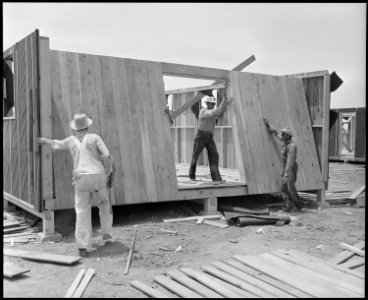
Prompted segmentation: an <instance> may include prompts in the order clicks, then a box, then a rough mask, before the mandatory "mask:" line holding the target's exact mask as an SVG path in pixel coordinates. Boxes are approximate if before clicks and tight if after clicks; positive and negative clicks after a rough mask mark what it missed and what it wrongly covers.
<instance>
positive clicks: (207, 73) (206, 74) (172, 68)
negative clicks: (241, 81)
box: [161, 62, 229, 80]
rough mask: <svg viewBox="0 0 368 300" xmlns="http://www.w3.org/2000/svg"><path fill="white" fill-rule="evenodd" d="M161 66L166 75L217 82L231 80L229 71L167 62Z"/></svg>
mask: <svg viewBox="0 0 368 300" xmlns="http://www.w3.org/2000/svg"><path fill="white" fill-rule="evenodd" d="M161 64H162V71H163V73H164V75H169V76H178V77H188V78H200V79H215V80H227V79H228V78H229V71H227V70H222V69H215V68H206V67H197V66H189V65H182V64H173V63H165V62H162V63H161Z"/></svg>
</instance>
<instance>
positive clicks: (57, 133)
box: [50, 51, 74, 208]
mask: <svg viewBox="0 0 368 300" xmlns="http://www.w3.org/2000/svg"><path fill="white" fill-rule="evenodd" d="M69 64H70V63H69V60H68V57H67V53H66V52H61V51H51V66H50V71H51V74H50V75H51V76H50V77H51V95H52V97H51V113H52V116H53V118H52V139H57V140H63V139H65V138H67V137H68V136H70V135H72V134H73V132H72V129H71V128H70V126H69V122H70V121H71V120H72V118H73V111H72V107H71V96H70V84H69V75H68V74H69ZM52 159H53V165H54V166H58V167H57V168H53V172H54V179H55V187H54V189H55V196H56V199H57V200H56V201H57V207H58V208H71V207H74V191H73V189H72V188H71V186H70V179H71V178H72V169H73V167H72V166H73V162H72V157H71V155H70V153H68V151H58V152H57V153H54V154H53V158H52Z"/></svg>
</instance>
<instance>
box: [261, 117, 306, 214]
mask: <svg viewBox="0 0 368 300" xmlns="http://www.w3.org/2000/svg"><path fill="white" fill-rule="evenodd" d="M263 120H264V123H265V124H266V127H267V129H268V132H269V133H272V134H273V135H275V136H276V137H277V138H279V139H280V140H281V141H282V147H281V158H282V161H283V171H282V189H281V195H282V198H283V200H284V211H285V212H296V211H299V210H301V209H302V207H303V201H302V200H301V199H300V198H299V195H298V192H297V191H296V188H295V182H296V178H297V176H296V175H297V172H298V164H297V162H296V155H297V147H296V145H295V143H294V141H293V132H292V130H291V129H290V128H288V127H285V128H284V129H282V130H279V129H277V128H275V127H273V126H272V125H271V124H270V122H269V121H268V119H267V118H263Z"/></svg>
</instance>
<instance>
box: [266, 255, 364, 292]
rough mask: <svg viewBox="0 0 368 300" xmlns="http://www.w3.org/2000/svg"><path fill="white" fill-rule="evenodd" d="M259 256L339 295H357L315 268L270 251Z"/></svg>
mask: <svg viewBox="0 0 368 300" xmlns="http://www.w3.org/2000/svg"><path fill="white" fill-rule="evenodd" d="M260 256H261V257H262V258H265V259H266V260H267V261H270V262H272V263H275V264H277V265H279V266H281V268H285V270H293V271H295V274H296V273H299V276H301V277H305V278H306V280H307V281H308V280H309V281H310V282H312V283H313V282H314V283H316V284H318V285H320V286H321V287H322V288H325V289H326V290H331V291H332V292H338V293H340V295H346V296H347V297H357V296H359V294H358V293H357V292H353V291H351V290H349V289H347V288H345V287H342V286H340V285H339V284H338V283H337V282H336V281H335V280H332V279H331V278H330V277H329V276H325V275H323V274H321V273H320V272H318V271H317V270H310V269H308V268H305V267H303V266H301V265H299V264H294V263H291V262H289V261H286V260H284V259H282V258H279V257H277V256H274V255H271V254H270V253H263V254H261V255H260Z"/></svg>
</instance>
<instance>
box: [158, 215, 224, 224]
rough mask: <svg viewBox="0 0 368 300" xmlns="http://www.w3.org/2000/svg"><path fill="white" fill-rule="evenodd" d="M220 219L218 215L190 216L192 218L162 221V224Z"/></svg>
mask: <svg viewBox="0 0 368 300" xmlns="http://www.w3.org/2000/svg"><path fill="white" fill-rule="evenodd" d="M221 217H222V215H220V214H218V215H207V216H206V215H204V216H192V217H185V218H173V219H163V220H162V222H164V223H171V222H186V221H193V220H198V219H199V218H201V219H205V220H208V219H220V218H221Z"/></svg>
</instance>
